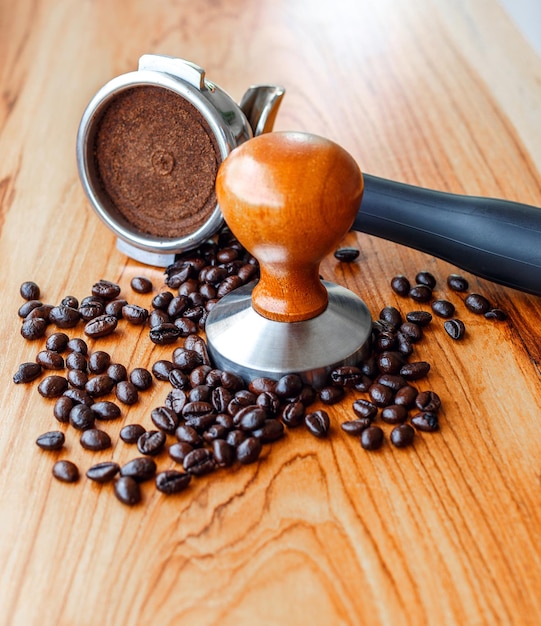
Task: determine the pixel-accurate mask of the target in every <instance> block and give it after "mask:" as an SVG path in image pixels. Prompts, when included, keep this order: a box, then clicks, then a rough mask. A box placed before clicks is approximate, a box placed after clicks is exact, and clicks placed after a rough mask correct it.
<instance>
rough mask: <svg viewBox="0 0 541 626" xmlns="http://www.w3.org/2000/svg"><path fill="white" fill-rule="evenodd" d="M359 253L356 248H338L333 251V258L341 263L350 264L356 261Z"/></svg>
mask: <svg viewBox="0 0 541 626" xmlns="http://www.w3.org/2000/svg"><path fill="white" fill-rule="evenodd" d="M359 254H360V252H359V250H357V249H356V248H338V250H335V252H334V257H335V259H338V260H339V261H341V262H342V263H352V262H353V261H355V259H357V257H358V256H359Z"/></svg>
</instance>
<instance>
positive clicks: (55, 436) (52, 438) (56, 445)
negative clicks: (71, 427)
mask: <svg viewBox="0 0 541 626" xmlns="http://www.w3.org/2000/svg"><path fill="white" fill-rule="evenodd" d="M65 441H66V437H65V435H64V433H63V432H61V431H59V430H51V431H49V432H47V433H43V434H42V435H40V436H39V437H38V438H37V439H36V444H37V445H38V446H39V447H40V448H42V449H43V450H60V448H61V447H62V446H63V445H64V442H65Z"/></svg>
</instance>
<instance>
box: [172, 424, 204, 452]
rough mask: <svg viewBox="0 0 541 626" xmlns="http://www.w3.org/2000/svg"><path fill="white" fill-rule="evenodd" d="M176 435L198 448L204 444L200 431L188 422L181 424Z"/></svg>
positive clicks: (179, 439)
mask: <svg viewBox="0 0 541 626" xmlns="http://www.w3.org/2000/svg"><path fill="white" fill-rule="evenodd" d="M175 437H176V438H177V440H178V441H181V442H184V443H189V444H190V445H191V446H192V447H193V448H198V447H200V446H202V445H203V443H204V440H203V438H202V436H201V435H200V434H199V432H198V431H197V430H196V429H195V428H194V427H193V426H190V425H188V424H181V425H180V426H179V427H178V428H177V429H176V430H175Z"/></svg>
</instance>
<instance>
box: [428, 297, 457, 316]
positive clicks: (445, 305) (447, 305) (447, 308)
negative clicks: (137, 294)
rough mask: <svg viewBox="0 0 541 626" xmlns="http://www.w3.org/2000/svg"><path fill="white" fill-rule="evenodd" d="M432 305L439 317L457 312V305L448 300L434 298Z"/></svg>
mask: <svg viewBox="0 0 541 626" xmlns="http://www.w3.org/2000/svg"><path fill="white" fill-rule="evenodd" d="M431 307H432V310H433V311H434V313H435V314H436V315H437V316H438V317H444V318H449V317H453V315H454V314H455V305H454V304H453V303H452V302H449V301H448V300H434V302H432V305H431Z"/></svg>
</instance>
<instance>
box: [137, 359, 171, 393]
mask: <svg viewBox="0 0 541 626" xmlns="http://www.w3.org/2000/svg"><path fill="white" fill-rule="evenodd" d="M158 363H163V364H164V365H165V363H167V364H170V365H171V366H172V363H171V361H158ZM164 369H165V368H164ZM153 372H154V370H153ZM154 376H156V372H154ZM168 376H169V374H168V375H167V376H166V377H165V378H162V379H159V380H167V379H168ZM156 378H158V376H156ZM130 382H131V383H132V384H133V385H134V386H135V387H136V388H137V389H138V390H139V391H146V390H147V389H150V387H152V374H151V373H150V372H149V371H148V370H147V369H146V368H144V367H136V368H134V369H133V370H132V371H131V372H130Z"/></svg>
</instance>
